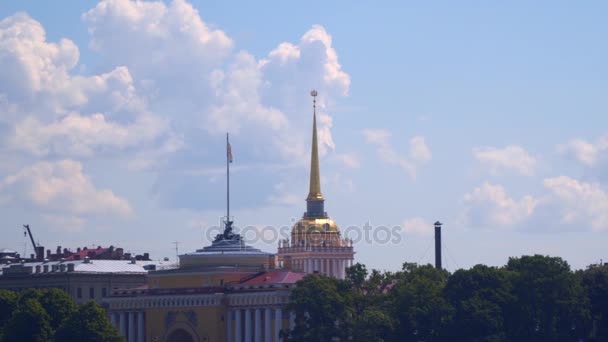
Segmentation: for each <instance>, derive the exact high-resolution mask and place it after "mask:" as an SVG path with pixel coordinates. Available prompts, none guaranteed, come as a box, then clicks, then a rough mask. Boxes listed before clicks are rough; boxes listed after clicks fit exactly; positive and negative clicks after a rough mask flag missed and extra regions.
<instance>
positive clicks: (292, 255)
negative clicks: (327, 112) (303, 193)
mask: <svg viewBox="0 0 608 342" xmlns="http://www.w3.org/2000/svg"><path fill="white" fill-rule="evenodd" d="M310 95H311V96H312V97H313V119H312V147H311V154H310V182H309V192H308V196H307V197H306V212H304V215H303V216H302V218H301V219H300V220H299V221H298V222H296V223H295V224H294V226H293V228H292V231H291V240H289V239H286V240H281V241H279V250H278V254H277V257H278V261H279V264H283V265H284V267H286V266H288V265H289V266H291V268H293V269H295V270H300V271H303V272H306V273H319V274H325V275H328V276H332V277H337V278H344V276H345V269H346V267H348V266H350V265H351V264H352V261H353V256H354V251H353V246H352V241H351V240H348V239H343V238H342V236H341V234H340V229H339V228H338V225H337V224H336V223H335V222H334V221H333V220H332V219H330V218H329V216H328V215H327V213H326V212H325V198H324V197H323V194H322V193H321V174H320V170H319V169H320V168H319V148H318V141H317V95H318V94H317V91H316V90H313V91H311V93H310Z"/></svg>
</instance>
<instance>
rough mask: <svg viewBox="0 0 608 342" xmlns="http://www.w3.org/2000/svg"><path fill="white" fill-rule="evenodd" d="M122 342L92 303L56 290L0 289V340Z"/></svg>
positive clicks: (101, 311) (13, 341)
mask: <svg viewBox="0 0 608 342" xmlns="http://www.w3.org/2000/svg"><path fill="white" fill-rule="evenodd" d="M29 341H32V342H48V341H94V342H95V341H100V342H101V341H112V342H113V341H124V339H123V338H122V337H121V336H120V335H119V334H118V332H117V331H116V329H114V327H113V326H112V324H111V323H110V321H109V320H108V318H107V317H106V314H105V312H104V311H103V309H102V308H101V307H100V306H99V305H97V304H96V303H95V302H89V303H86V304H84V305H82V306H80V307H78V306H77V305H76V303H75V302H74V300H73V299H72V298H71V297H70V296H69V295H68V294H67V293H65V292H63V291H61V290H59V289H27V290H24V291H21V292H19V293H16V292H12V291H6V290H0V342H29Z"/></svg>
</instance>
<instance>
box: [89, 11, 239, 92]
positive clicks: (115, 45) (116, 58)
mask: <svg viewBox="0 0 608 342" xmlns="http://www.w3.org/2000/svg"><path fill="white" fill-rule="evenodd" d="M82 18H83V20H84V21H85V22H86V23H87V25H88V27H89V34H90V36H91V44H90V46H91V47H92V48H93V49H94V50H95V51H97V52H99V53H101V54H102V55H103V56H104V58H105V59H106V61H108V62H110V63H112V64H113V65H126V66H128V67H129V69H130V70H132V72H133V73H134V74H135V75H136V76H137V77H138V78H141V79H150V80H154V81H156V83H155V86H157V87H162V88H163V89H164V90H166V91H170V90H171V89H172V88H173V89H180V90H183V89H187V88H188V87H195V88H196V86H197V84H200V82H201V80H203V81H206V75H208V72H209V71H210V70H211V68H213V67H214V66H218V65H220V64H221V63H222V62H223V60H224V58H226V57H227V56H228V54H229V53H230V52H231V50H232V47H233V42H232V40H231V39H230V38H229V37H228V36H227V35H226V34H225V33H224V32H223V31H221V30H216V29H212V28H210V27H209V25H208V24H206V23H205V22H203V21H202V20H201V18H200V16H199V14H198V11H197V10H196V9H194V8H193V7H192V5H191V4H189V3H187V2H186V1H183V0H174V1H171V2H170V3H169V4H168V5H166V4H165V3H164V2H161V1H149V2H148V1H130V0H104V1H101V2H99V3H98V4H97V5H96V6H95V8H93V9H91V10H89V11H88V12H86V13H85V14H83V16H82ZM159 80H166V81H169V82H166V83H165V82H158V81H159ZM171 81H173V82H171ZM185 81H191V82H190V83H188V82H185Z"/></svg>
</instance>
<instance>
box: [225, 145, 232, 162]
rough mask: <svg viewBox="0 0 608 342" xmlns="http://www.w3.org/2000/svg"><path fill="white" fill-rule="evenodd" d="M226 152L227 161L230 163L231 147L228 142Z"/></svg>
mask: <svg viewBox="0 0 608 342" xmlns="http://www.w3.org/2000/svg"><path fill="white" fill-rule="evenodd" d="M226 144H227V145H226V152H227V153H228V161H229V162H231V163H232V147H231V146H230V143H229V142H228V143H226Z"/></svg>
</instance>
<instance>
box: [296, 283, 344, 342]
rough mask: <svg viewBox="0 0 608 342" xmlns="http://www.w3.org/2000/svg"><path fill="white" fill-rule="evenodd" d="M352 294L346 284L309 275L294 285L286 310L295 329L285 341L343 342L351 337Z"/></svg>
mask: <svg viewBox="0 0 608 342" xmlns="http://www.w3.org/2000/svg"><path fill="white" fill-rule="evenodd" d="M352 292H353V289H352V286H351V284H350V283H349V282H347V281H343V280H339V279H335V278H330V277H326V276H321V275H316V274H311V275H307V276H306V277H304V278H303V279H302V280H300V281H298V283H297V286H296V288H295V289H293V290H292V291H291V294H290V296H291V304H290V306H289V309H290V310H293V311H294V312H295V314H296V326H295V329H294V330H293V331H291V332H290V333H289V336H288V338H287V340H288V341H331V340H332V339H333V338H339V339H340V340H346V339H347V337H348V336H350V335H351V333H350V325H349V321H350V317H352V310H353V309H352Z"/></svg>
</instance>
